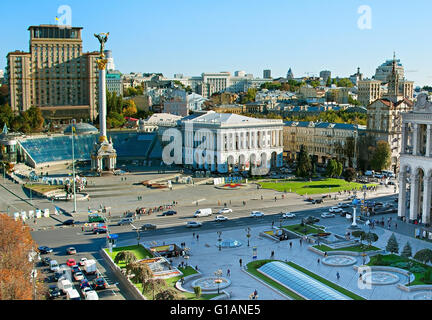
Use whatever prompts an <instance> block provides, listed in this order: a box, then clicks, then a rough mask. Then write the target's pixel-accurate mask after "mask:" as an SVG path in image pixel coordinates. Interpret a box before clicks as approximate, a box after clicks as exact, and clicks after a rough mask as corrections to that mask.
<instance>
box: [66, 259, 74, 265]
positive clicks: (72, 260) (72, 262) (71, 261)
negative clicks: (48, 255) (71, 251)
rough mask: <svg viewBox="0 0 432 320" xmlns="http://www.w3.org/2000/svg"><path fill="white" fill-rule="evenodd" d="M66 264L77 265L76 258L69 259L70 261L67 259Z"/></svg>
mask: <svg viewBox="0 0 432 320" xmlns="http://www.w3.org/2000/svg"><path fill="white" fill-rule="evenodd" d="M66 265H67V266H68V267H72V266H74V265H76V261H75V259H68V261H66Z"/></svg>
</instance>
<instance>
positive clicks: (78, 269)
mask: <svg viewBox="0 0 432 320" xmlns="http://www.w3.org/2000/svg"><path fill="white" fill-rule="evenodd" d="M71 272H72V273H76V272H81V268H80V267H79V266H77V265H76V264H75V265H73V266H72V267H71Z"/></svg>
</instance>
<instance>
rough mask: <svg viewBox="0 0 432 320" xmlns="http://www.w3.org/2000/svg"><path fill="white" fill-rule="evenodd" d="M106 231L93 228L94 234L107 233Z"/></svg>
mask: <svg viewBox="0 0 432 320" xmlns="http://www.w3.org/2000/svg"><path fill="white" fill-rule="evenodd" d="M107 232H108V230H107V229H106V228H93V233H94V234H100V233H107Z"/></svg>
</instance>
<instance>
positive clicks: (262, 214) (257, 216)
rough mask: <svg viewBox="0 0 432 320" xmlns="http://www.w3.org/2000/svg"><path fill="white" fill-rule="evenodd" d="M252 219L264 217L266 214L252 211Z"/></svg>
mask: <svg viewBox="0 0 432 320" xmlns="http://www.w3.org/2000/svg"><path fill="white" fill-rule="evenodd" d="M250 217H251V218H259V217H264V213H262V212H261V211H252V212H251V214H250Z"/></svg>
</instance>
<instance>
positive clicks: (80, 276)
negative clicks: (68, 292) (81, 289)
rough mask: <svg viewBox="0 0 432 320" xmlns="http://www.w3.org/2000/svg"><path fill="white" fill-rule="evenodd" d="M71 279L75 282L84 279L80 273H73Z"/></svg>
mask: <svg viewBox="0 0 432 320" xmlns="http://www.w3.org/2000/svg"><path fill="white" fill-rule="evenodd" d="M73 277H74V279H75V280H76V281H81V280H83V279H84V274H83V273H82V272H81V271H79V272H75V273H74V275H73Z"/></svg>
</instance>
